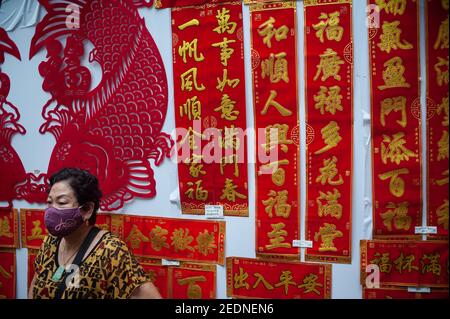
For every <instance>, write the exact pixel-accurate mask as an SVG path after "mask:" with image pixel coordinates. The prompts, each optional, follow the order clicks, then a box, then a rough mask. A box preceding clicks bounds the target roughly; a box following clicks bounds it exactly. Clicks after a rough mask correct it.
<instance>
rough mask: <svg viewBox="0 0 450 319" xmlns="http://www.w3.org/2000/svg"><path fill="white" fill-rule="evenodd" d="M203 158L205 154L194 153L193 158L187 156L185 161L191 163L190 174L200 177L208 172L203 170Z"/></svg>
mask: <svg viewBox="0 0 450 319" xmlns="http://www.w3.org/2000/svg"><path fill="white" fill-rule="evenodd" d="M202 159H203V155H196V154H192V157H191V158H187V159H186V160H185V161H184V163H185V164H188V165H189V174H190V175H191V176H192V177H194V178H198V177H199V176H200V175H206V172H205V171H204V170H203V164H201V161H202Z"/></svg>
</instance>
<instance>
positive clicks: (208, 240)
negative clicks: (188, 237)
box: [195, 229, 217, 256]
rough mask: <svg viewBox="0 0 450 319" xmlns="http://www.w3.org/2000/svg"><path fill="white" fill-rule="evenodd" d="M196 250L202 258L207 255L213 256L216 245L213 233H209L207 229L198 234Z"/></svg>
mask: <svg viewBox="0 0 450 319" xmlns="http://www.w3.org/2000/svg"><path fill="white" fill-rule="evenodd" d="M196 240H197V246H195V248H197V250H198V252H199V253H201V254H202V255H204V256H207V255H208V254H213V253H214V251H215V249H216V248H217V245H216V244H215V239H214V233H209V232H208V230H207V229H205V230H204V231H203V232H201V233H199V234H198V236H197V238H196Z"/></svg>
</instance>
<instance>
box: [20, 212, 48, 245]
mask: <svg viewBox="0 0 450 319" xmlns="http://www.w3.org/2000/svg"><path fill="white" fill-rule="evenodd" d="M20 226H21V227H20V230H21V239H22V247H23V248H32V249H39V248H41V245H42V243H43V242H44V239H45V237H46V236H47V235H48V232H47V228H46V227H45V223H44V210H43V209H21V210H20Z"/></svg>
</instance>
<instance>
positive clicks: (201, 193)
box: [184, 180, 208, 202]
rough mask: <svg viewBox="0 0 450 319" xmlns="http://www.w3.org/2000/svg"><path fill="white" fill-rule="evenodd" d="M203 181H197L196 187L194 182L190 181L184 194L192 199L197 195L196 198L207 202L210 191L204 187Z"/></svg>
mask: <svg viewBox="0 0 450 319" xmlns="http://www.w3.org/2000/svg"><path fill="white" fill-rule="evenodd" d="M202 183H203V181H202V180H199V181H196V182H195V188H194V183H192V182H188V183H187V185H188V186H189V189H188V190H187V191H186V192H185V193H184V194H185V195H186V196H187V197H188V198H190V199H194V195H195V199H196V200H200V201H203V202H205V201H206V200H207V199H208V191H207V190H206V189H204V188H203V186H202Z"/></svg>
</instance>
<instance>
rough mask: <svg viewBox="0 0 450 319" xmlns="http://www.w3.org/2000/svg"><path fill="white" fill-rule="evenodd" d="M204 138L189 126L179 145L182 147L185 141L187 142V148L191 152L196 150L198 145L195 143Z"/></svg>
mask: <svg viewBox="0 0 450 319" xmlns="http://www.w3.org/2000/svg"><path fill="white" fill-rule="evenodd" d="M204 138H205V135H204V134H201V133H199V132H197V131H195V130H194V129H193V128H192V127H191V126H189V128H188V131H187V132H186V136H184V137H183V138H182V139H181V140H180V145H183V144H185V143H186V141H188V142H189V148H190V149H191V150H196V149H198V147H199V146H198V145H197V143H198V142H199V141H201V140H202V139H204Z"/></svg>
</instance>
